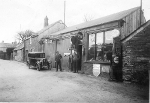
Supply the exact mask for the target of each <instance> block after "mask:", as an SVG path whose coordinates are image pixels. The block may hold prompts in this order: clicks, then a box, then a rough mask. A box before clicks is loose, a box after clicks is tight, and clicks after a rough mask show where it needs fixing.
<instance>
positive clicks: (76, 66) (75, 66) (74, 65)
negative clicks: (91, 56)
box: [73, 50, 80, 73]
mask: <svg viewBox="0 0 150 103" xmlns="http://www.w3.org/2000/svg"><path fill="white" fill-rule="evenodd" d="M79 58H80V57H79V54H78V53H77V51H76V50H75V51H74V53H73V71H74V73H76V72H77V73H78V64H77V62H78V60H79Z"/></svg>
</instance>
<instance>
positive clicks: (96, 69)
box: [93, 64, 101, 77]
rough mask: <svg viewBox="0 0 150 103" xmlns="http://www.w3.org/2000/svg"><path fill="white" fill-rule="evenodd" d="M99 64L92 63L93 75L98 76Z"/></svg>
mask: <svg viewBox="0 0 150 103" xmlns="http://www.w3.org/2000/svg"><path fill="white" fill-rule="evenodd" d="M100 67H101V66H100V64H93V75H94V76H96V77H97V76H99V74H100Z"/></svg>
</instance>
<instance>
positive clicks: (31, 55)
mask: <svg viewBox="0 0 150 103" xmlns="http://www.w3.org/2000/svg"><path fill="white" fill-rule="evenodd" d="M28 57H31V58H45V53H29V54H28Z"/></svg>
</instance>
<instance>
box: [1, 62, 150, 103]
mask: <svg viewBox="0 0 150 103" xmlns="http://www.w3.org/2000/svg"><path fill="white" fill-rule="evenodd" d="M145 90H146V89H140V88H138V87H136V86H133V85H130V84H124V83H115V82H108V81H107V79H105V78H101V77H98V78H96V77H91V76H87V75H84V74H76V73H71V72H55V69H52V70H42V71H37V70H35V69H28V67H27V66H26V65H25V64H24V63H21V62H17V61H6V60H0V102H82V103H83V102H86V103H87V102H90V103H148V99H147V98H145V96H146V93H148V91H145Z"/></svg>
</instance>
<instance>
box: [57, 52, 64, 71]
mask: <svg viewBox="0 0 150 103" xmlns="http://www.w3.org/2000/svg"><path fill="white" fill-rule="evenodd" d="M61 58H62V55H61V54H59V52H58V51H56V57H55V62H56V72H57V71H58V66H59V69H60V71H62V68H61Z"/></svg>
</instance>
